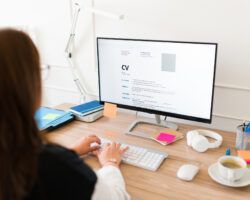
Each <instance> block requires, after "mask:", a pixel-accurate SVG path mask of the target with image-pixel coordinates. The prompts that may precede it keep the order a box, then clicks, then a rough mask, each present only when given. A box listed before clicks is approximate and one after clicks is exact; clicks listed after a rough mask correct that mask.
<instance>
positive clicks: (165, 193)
mask: <svg viewBox="0 0 250 200" xmlns="http://www.w3.org/2000/svg"><path fill="white" fill-rule="evenodd" d="M135 118H136V117H135V115H130V114H125V113H122V112H119V113H118V116H117V118H115V119H108V118H105V117H103V118H101V119H99V120H98V121H96V122H94V123H84V122H80V121H74V122H72V123H70V124H68V125H66V126H63V127H61V128H60V129H57V130H55V131H53V132H50V133H47V134H46V137H47V138H48V139H49V140H50V141H52V142H55V143H59V144H61V145H63V146H66V147H68V146H70V145H71V144H72V143H73V142H75V141H76V140H77V139H79V138H81V137H83V136H86V135H88V134H93V133H94V134H96V135H98V136H100V137H106V138H108V139H114V140H121V141H124V142H126V143H131V144H137V145H141V146H144V147H149V148H154V149H159V150H161V151H166V152H167V153H168V154H169V157H168V158H167V159H166V160H165V161H164V162H163V164H162V165H161V167H160V168H159V169H158V171H156V172H151V171H148V170H144V169H141V168H137V167H133V166H130V165H127V164H122V165H121V171H122V174H123V175H124V178H125V181H126V185H127V190H128V192H129V193H130V194H131V196H132V199H134V200H166V199H199V200H200V199H218V200H220V199H227V200H230V199H232V200H236V199H250V186H248V187H244V188H230V187H225V186H222V185H220V184H218V183H216V182H214V181H213V180H212V179H211V178H210V177H209V175H208V172H207V170H208V167H209V165H211V164H212V163H214V162H216V160H217V159H218V158H219V157H220V156H222V155H223V154H224V153H225V150H226V148H228V147H234V143H235V134H234V133H229V132H224V131H217V132H219V133H220V134H221V135H222V136H223V139H224V141H223V145H222V147H220V148H219V149H214V150H208V151H207V152H206V153H198V152H195V151H194V150H192V149H191V148H190V147H187V145H186V140H185V139H182V140H180V141H178V142H176V143H174V144H172V145H169V146H162V145H160V144H158V143H156V142H154V141H149V140H146V139H142V138H137V137H133V136H127V135H125V134H123V132H124V131H125V130H126V128H127V127H128V125H130V123H131V122H133V120H135ZM195 128H197V127H192V126H187V125H179V131H181V132H183V133H186V132H187V131H188V130H191V129H195ZM141 129H143V130H144V131H149V132H154V131H156V130H158V129H160V128H159V127H152V126H149V125H145V126H144V125H143V127H141ZM85 162H86V163H88V164H89V165H90V166H91V167H92V168H93V169H98V168H99V167H100V165H99V163H98V161H97V159H96V158H95V157H85ZM186 163H196V164H199V165H200V168H201V170H200V172H199V173H198V175H197V176H196V178H195V179H194V180H193V181H192V182H184V181H181V180H179V179H177V178H176V172H177V169H178V168H179V167H180V166H181V165H182V164H186Z"/></svg>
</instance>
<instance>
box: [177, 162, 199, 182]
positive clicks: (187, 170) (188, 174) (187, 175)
mask: <svg viewBox="0 0 250 200" xmlns="http://www.w3.org/2000/svg"><path fill="white" fill-rule="evenodd" d="M198 171H199V167H197V166H196V165H190V164H187V165H182V166H181V167H180V168H179V170H178V171H177V177H178V178H179V179H181V180H184V181H192V180H193V179H194V177H195V175H196V174H197V173H198Z"/></svg>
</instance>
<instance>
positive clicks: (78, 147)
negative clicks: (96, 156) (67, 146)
mask: <svg viewBox="0 0 250 200" xmlns="http://www.w3.org/2000/svg"><path fill="white" fill-rule="evenodd" d="M92 143H97V144H99V145H100V144H101V140H100V138H98V137H97V136H96V135H89V136H87V137H83V138H81V139H80V140H79V141H77V142H76V143H75V144H74V145H73V147H72V148H71V149H72V150H73V151H75V152H76V153H77V154H79V155H84V154H87V153H89V152H93V151H95V150H97V149H99V148H100V147H99V145H94V146H91V144H92Z"/></svg>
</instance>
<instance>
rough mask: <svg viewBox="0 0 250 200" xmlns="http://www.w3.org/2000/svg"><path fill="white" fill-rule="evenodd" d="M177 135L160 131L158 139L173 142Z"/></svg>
mask: <svg viewBox="0 0 250 200" xmlns="http://www.w3.org/2000/svg"><path fill="white" fill-rule="evenodd" d="M175 138H176V136H175V135H172V134H170V133H160V134H159V135H158V136H157V137H156V139H157V140H159V141H162V142H167V143H171V142H173V141H174V140H175Z"/></svg>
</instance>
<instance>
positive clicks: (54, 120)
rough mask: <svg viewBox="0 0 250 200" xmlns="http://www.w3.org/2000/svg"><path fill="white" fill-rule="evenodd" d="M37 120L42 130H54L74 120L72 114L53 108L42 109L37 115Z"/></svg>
mask: <svg viewBox="0 0 250 200" xmlns="http://www.w3.org/2000/svg"><path fill="white" fill-rule="evenodd" d="M35 119H36V122H37V125H38V128H39V129H40V130H46V129H53V128H56V127H59V126H61V125H63V124H65V123H67V122H70V121H72V120H73V119H74V116H73V114H72V113H71V112H65V111H63V110H57V109H53V108H47V107H40V108H39V109H38V110H37V111H36V114H35Z"/></svg>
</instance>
